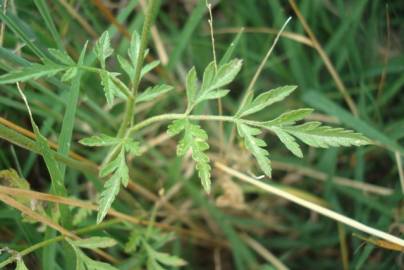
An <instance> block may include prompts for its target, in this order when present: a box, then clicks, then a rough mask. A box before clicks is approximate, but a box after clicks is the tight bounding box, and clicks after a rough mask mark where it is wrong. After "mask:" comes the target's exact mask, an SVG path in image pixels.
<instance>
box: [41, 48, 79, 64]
mask: <svg viewBox="0 0 404 270" xmlns="http://www.w3.org/2000/svg"><path fill="white" fill-rule="evenodd" d="M48 52H49V53H50V54H51V55H52V56H53V57H54V58H55V59H56V60H58V61H59V62H60V63H62V64H64V65H67V66H74V65H76V63H75V62H74V61H73V59H72V58H71V57H70V56H69V55H68V54H67V53H66V52H63V51H60V50H57V49H48Z"/></svg>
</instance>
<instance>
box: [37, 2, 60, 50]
mask: <svg viewBox="0 0 404 270" xmlns="http://www.w3.org/2000/svg"><path fill="white" fill-rule="evenodd" d="M34 3H35V5H36V7H37V8H38V10H39V12H40V13H41V16H42V18H43V20H44V21H45V24H46V27H47V28H48V30H49V32H50V33H51V34H52V37H53V40H54V41H55V42H56V44H57V46H58V48H59V50H63V43H62V38H61V37H60V35H59V32H58V30H57V29H56V27H55V24H54V22H53V20H52V16H51V12H50V10H49V8H48V4H47V3H46V1H45V0H34Z"/></svg>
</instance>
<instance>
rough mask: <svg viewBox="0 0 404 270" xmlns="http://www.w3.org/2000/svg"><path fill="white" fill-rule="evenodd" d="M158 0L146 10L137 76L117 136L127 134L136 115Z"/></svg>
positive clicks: (153, 1) (136, 68)
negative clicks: (148, 41)
mask: <svg viewBox="0 0 404 270" xmlns="http://www.w3.org/2000/svg"><path fill="white" fill-rule="evenodd" d="M156 3H157V1H156V0H150V2H149V5H148V8H147V11H146V17H145V21H144V24H143V29H142V35H141V38H140V49H139V55H138V60H137V62H136V67H135V76H134V78H133V81H132V88H131V92H132V97H133V98H130V99H128V101H127V103H126V109H125V115H124V117H123V120H122V123H121V126H120V128H119V130H118V134H117V137H123V136H124V135H125V131H126V129H127V128H128V127H129V126H130V125H131V124H132V120H133V117H134V115H135V101H136V97H137V94H138V92H139V84H140V79H141V78H140V74H141V70H142V66H143V61H144V53H145V50H146V46H147V40H148V36H149V33H150V27H151V23H152V19H153V14H154V9H155V7H156Z"/></svg>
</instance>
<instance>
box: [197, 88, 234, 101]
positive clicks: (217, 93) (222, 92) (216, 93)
mask: <svg viewBox="0 0 404 270" xmlns="http://www.w3.org/2000/svg"><path fill="white" fill-rule="evenodd" d="M229 92H230V90H227V89H220V90H215V91H210V92H209V93H208V94H206V95H205V96H204V98H203V100H210V99H218V98H222V97H225V96H226V95H227V94H228V93H229Z"/></svg>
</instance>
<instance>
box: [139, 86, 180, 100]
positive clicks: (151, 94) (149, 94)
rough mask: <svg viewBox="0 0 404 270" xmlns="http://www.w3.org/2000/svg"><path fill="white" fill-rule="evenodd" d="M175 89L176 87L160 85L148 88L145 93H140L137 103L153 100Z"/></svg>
mask: <svg viewBox="0 0 404 270" xmlns="http://www.w3.org/2000/svg"><path fill="white" fill-rule="evenodd" d="M173 89H174V87H172V86H170V85H166V84H159V85H156V86H154V87H148V88H147V89H146V90H145V91H144V92H142V93H140V94H139V95H138V96H137V98H136V103H140V102H147V101H150V100H153V99H155V98H157V97H158V96H160V95H162V94H165V93H167V92H169V91H171V90H173Z"/></svg>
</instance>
